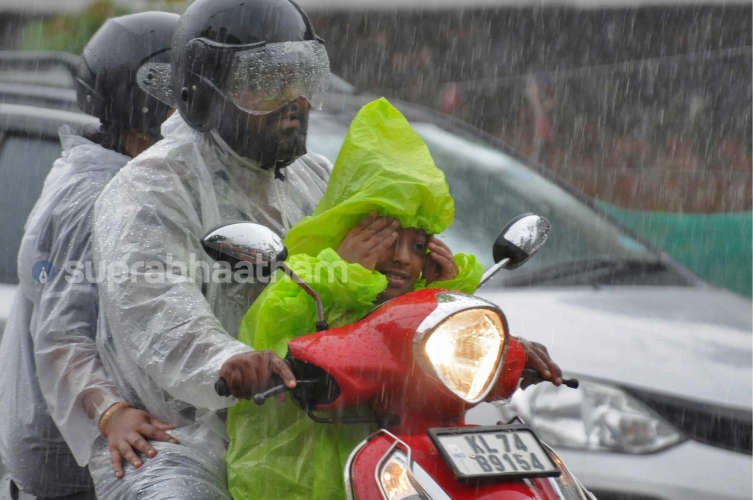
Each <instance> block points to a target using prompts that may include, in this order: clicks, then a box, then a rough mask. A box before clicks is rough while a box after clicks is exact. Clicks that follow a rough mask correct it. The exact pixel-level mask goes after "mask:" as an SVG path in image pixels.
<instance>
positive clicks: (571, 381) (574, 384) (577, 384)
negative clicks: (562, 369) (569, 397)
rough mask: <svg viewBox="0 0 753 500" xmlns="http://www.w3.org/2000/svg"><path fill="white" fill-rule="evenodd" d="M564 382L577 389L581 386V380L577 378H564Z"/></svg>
mask: <svg viewBox="0 0 753 500" xmlns="http://www.w3.org/2000/svg"><path fill="white" fill-rule="evenodd" d="M562 383H563V384H565V385H566V386H568V387H570V388H572V389H577V388H578V387H580V381H578V379H577V378H563V379H562Z"/></svg>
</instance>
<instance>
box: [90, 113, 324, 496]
mask: <svg viewBox="0 0 753 500" xmlns="http://www.w3.org/2000/svg"><path fill="white" fill-rule="evenodd" d="M162 132H163V135H164V136H165V139H163V140H162V141H160V142H159V143H157V144H156V145H155V146H153V147H152V148H150V149H148V150H147V151H145V152H144V153H142V154H141V155H140V156H139V157H137V158H135V159H134V160H133V161H132V162H131V163H129V164H128V165H127V166H126V167H124V168H123V169H122V170H121V171H120V172H119V173H118V175H117V176H116V177H115V178H114V179H113V180H112V182H111V183H110V184H109V185H108V186H107V188H106V189H105V191H104V192H103V193H102V195H101V196H100V198H99V200H98V201H97V204H96V207H95V220H94V229H93V241H94V261H95V265H96V268H97V272H99V273H100V274H101V275H102V277H101V279H100V285H99V299H100V322H99V330H98V333H97V343H98V347H99V350H100V355H101V356H102V358H103V360H104V362H105V365H106V366H107V368H108V369H109V371H110V373H112V374H113V377H114V378H115V379H116V380H117V383H118V386H119V388H120V390H121V392H122V393H123V395H124V397H125V399H126V400H127V401H129V402H130V403H132V404H134V405H135V406H138V407H141V408H143V409H145V410H146V411H148V412H149V413H151V414H152V415H153V416H155V417H157V418H159V419H161V420H163V421H164V422H168V423H170V424H172V425H176V426H178V427H182V426H192V425H198V426H199V428H200V429H201V433H199V432H198V431H197V432H194V434H201V435H202V436H205V439H203V440H201V441H199V442H196V441H190V440H187V441H185V442H184V444H181V445H179V446H177V447H176V448H174V449H173V451H172V452H171V453H170V457H171V458H170V460H172V462H171V463H170V464H168V466H167V467H168V469H167V470H166V471H165V472H164V474H159V475H158V476H154V475H152V474H151V473H150V472H149V469H150V467H152V466H154V467H163V466H165V460H168V458H167V457H166V458H165V459H163V460H161V461H157V462H154V461H153V459H150V460H147V461H145V463H144V466H142V467H141V468H140V469H138V470H136V471H134V470H133V469H132V468H131V467H129V468H128V469H127V471H126V473H125V477H124V478H123V479H121V480H120V481H123V482H126V483H129V485H128V486H126V487H122V488H120V489H119V491H121V492H122V495H121V494H118V495H114V496H113V497H112V498H133V495H134V492H136V491H138V492H140V494H144V495H145V494H146V492H147V491H149V490H150V489H152V490H154V491H158V490H159V491H162V494H163V495H166V494H167V491H163V490H161V488H162V486H161V484H160V482H161V481H162V480H164V478H165V477H166V476H174V475H181V474H183V475H184V480H186V481H189V482H190V480H191V477H194V478H195V483H196V485H197V488H199V487H200V485H201V484H206V481H208V480H209V479H207V478H216V477H223V478H224V461H223V460H222V459H221V458H220V459H218V460H210V459H209V455H207V450H208V449H214V448H216V447H220V446H222V447H224V446H225V441H224V440H225V433H224V423H223V422H222V420H221V419H220V418H219V416H218V415H217V414H216V413H215V412H216V410H220V409H222V408H225V407H228V406H231V405H233V404H234V403H235V402H236V400H235V399H234V398H223V397H220V396H218V395H217V394H216V393H215V391H214V382H215V381H216V379H217V377H218V372H219V369H220V367H221V366H222V364H223V363H224V362H225V360H227V359H228V358H230V357H231V356H234V355H236V354H240V353H243V352H247V351H249V350H250V348H249V347H248V346H246V345H245V344H242V343H241V342H238V341H237V340H235V338H234V335H235V333H236V332H237V331H238V327H239V325H240V322H241V318H242V316H243V313H244V312H245V311H246V310H247V309H248V306H249V305H250V304H251V302H252V301H253V299H254V298H255V297H256V296H257V295H258V293H259V292H260V291H261V289H262V288H263V286H264V285H265V283H258V282H257V283H238V282H233V279H232V276H230V273H228V272H226V271H227V270H225V271H222V272H215V271H216V270H217V268H216V267H212V264H213V261H212V260H211V259H210V257H209V256H208V255H206V254H205V253H204V251H203V249H202V247H201V238H202V237H203V236H204V235H205V234H207V233H208V232H209V231H210V230H212V229H214V228H216V227H217V226H220V225H223V224H227V223H230V222H235V221H241V220H249V221H253V222H258V223H261V224H265V225H267V226H268V227H270V228H271V229H272V230H274V231H276V232H277V233H279V234H285V233H286V232H287V231H288V229H289V228H290V227H291V226H292V225H293V224H295V223H296V222H298V221H299V220H300V219H301V218H302V217H303V216H304V215H307V214H310V213H312V212H313V210H314V207H315V206H316V203H317V202H318V201H319V199H320V198H321V196H322V194H323V193H324V189H325V187H326V182H327V179H328V177H329V172H330V168H331V166H330V164H329V162H328V161H327V160H326V159H325V158H323V157H321V156H318V155H314V154H306V155H304V156H302V157H300V158H298V159H297V160H296V161H295V162H293V163H292V164H291V165H290V166H288V167H287V168H286V170H285V172H286V179H285V180H284V181H280V180H276V179H275V178H274V171H271V170H262V169H259V168H258V167H256V165H255V164H253V163H251V162H249V161H248V160H246V159H243V158H240V157H238V156H237V155H235V154H234V153H233V152H232V151H231V150H229V149H228V148H227V147H226V146H224V145H222V144H221V143H220V142H219V141H218V140H217V139H216V138H215V136H214V135H213V134H211V133H207V134H201V133H198V132H195V131H193V130H192V129H190V127H188V125H186V124H185V122H184V121H183V120H182V118H181V117H180V115H179V114H177V113H176V114H175V115H173V116H172V117H171V118H169V119H168V121H167V122H165V124H163V128H162ZM228 332H232V333H233V335H232V336H231V335H230V334H229V333H228ZM163 444H164V443H162V444H160V443H157V445H160V446H162V445H163ZM176 450H177V451H176ZM102 454H109V453H108V452H107V450H106V447H101V446H100V447H99V448H98V450H97V453H96V454H95V457H94V458H93V459H92V461H91V464H90V469H91V472H92V476H93V477H94V478H95V485H96V487H97V489H98V490H99V491H109V490H108V484H106V483H107V482H113V481H117V480H116V479H115V477H114V475H113V474H112V471H111V470H109V469H110V467H111V466H110V465H109V459H108V460H104V459H101V457H102ZM202 454H204V455H207V459H206V460H205V461H204V462H202V463H203V464H204V465H203V466H198V465H196V464H197V460H200V459H199V458H198V457H197V455H202ZM181 455H182V456H184V457H185V459H182V458H180V456H181ZM158 457H159V455H158ZM181 464H182V465H181ZM210 465H211V467H210ZM197 467H198V468H199V469H201V468H202V467H205V476H203V477H199V476H201V474H199V473H198V472H197V470H196V469H197ZM206 467H209V469H212V470H209V469H206ZM103 469H107V470H103ZM158 479H159V481H158ZM166 487H167V485H166ZM223 488H224V485H223ZM129 491H130V493H129ZM156 494H158V493H156ZM196 495H197V496H193V498H204V497H203V496H201V493H200V491H198V490H197V492H196Z"/></svg>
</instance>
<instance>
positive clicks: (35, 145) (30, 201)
mask: <svg viewBox="0 0 753 500" xmlns="http://www.w3.org/2000/svg"><path fill="white" fill-rule="evenodd" d="M59 156H60V143H59V142H58V141H57V139H52V138H46V137H30V136H27V135H22V134H7V135H5V136H4V137H3V138H2V143H0V172H2V179H3V182H2V183H0V227H2V228H3V238H2V242H0V283H17V282H18V278H17V274H16V256H17V254H18V247H19V245H20V243H21V236H22V235H23V227H24V224H25V223H26V217H27V216H28V215H29V212H31V209H32V207H33V206H34V203H35V202H36V201H37V198H38V197H39V194H40V193H41V192H42V185H43V183H44V179H45V177H46V176H47V172H48V171H49V170H50V167H51V166H52V162H53V161H55V159H57V158H58V157H59Z"/></svg>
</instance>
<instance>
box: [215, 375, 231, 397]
mask: <svg viewBox="0 0 753 500" xmlns="http://www.w3.org/2000/svg"><path fill="white" fill-rule="evenodd" d="M214 390H215V392H216V393H217V394H218V395H219V396H230V386H228V385H227V380H225V379H224V378H223V377H220V378H218V379H217V382H215V383H214Z"/></svg>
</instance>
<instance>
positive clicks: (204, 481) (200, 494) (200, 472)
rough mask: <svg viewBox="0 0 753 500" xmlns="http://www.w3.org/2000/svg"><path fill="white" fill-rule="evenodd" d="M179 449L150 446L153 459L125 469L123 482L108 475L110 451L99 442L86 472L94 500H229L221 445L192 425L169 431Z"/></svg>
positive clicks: (110, 471) (165, 445)
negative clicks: (95, 494) (91, 483)
mask: <svg viewBox="0 0 753 500" xmlns="http://www.w3.org/2000/svg"><path fill="white" fill-rule="evenodd" d="M170 434H171V435H173V436H174V437H175V438H176V439H178V440H179V441H180V444H173V443H165V442H156V441H152V445H153V446H154V448H155V449H156V450H157V455H156V456H155V457H154V458H143V457H142V460H143V465H142V466H141V467H140V468H138V469H134V468H133V466H132V465H130V464H124V467H123V472H124V476H123V478H122V479H117V478H116V477H115V474H114V473H113V470H112V464H111V462H110V452H109V449H108V448H107V443H106V442H105V441H104V440H103V439H99V440H97V442H96V444H95V447H94V452H93V454H92V458H91V460H90V462H89V470H90V472H91V475H92V479H93V480H94V486H95V489H96V493H97V497H98V498H106V499H107V500H131V499H133V498H135V497H136V493H135V492H138V498H139V500H166V499H174V500H225V499H226V500H230V494H229V493H228V490H227V479H226V473H225V445H224V442H219V440H218V439H217V438H216V437H213V436H211V435H209V436H208V435H207V434H205V433H203V432H202V431H201V429H198V430H197V427H196V426H192V427H190V428H178V429H176V430H175V431H170Z"/></svg>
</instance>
